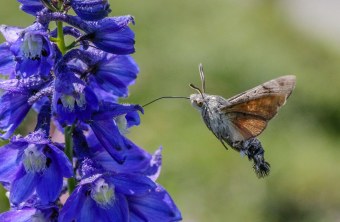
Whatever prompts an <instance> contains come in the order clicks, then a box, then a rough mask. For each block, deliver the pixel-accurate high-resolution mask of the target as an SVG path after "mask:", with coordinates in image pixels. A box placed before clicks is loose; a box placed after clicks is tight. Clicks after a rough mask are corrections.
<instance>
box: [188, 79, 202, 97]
mask: <svg viewBox="0 0 340 222" xmlns="http://www.w3.org/2000/svg"><path fill="white" fill-rule="evenodd" d="M189 86H190V87H191V88H193V89H194V90H196V91H197V92H199V94H201V96H202V98H204V96H203V93H202V91H201V89H200V88H198V87H197V86H195V85H194V84H192V83H190V84H189Z"/></svg>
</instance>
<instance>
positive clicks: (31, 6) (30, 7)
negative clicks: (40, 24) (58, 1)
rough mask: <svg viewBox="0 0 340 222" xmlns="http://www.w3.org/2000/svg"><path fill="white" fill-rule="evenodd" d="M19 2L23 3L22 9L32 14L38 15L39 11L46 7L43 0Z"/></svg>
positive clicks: (22, 0)
mask: <svg viewBox="0 0 340 222" xmlns="http://www.w3.org/2000/svg"><path fill="white" fill-rule="evenodd" d="M18 2H20V3H21V5H20V9H21V10H23V11H24V12H26V13H28V14H31V15H36V14H37V12H40V11H41V10H42V9H44V5H43V4H42V3H41V0H18Z"/></svg>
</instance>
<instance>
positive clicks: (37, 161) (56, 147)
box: [0, 0, 181, 222]
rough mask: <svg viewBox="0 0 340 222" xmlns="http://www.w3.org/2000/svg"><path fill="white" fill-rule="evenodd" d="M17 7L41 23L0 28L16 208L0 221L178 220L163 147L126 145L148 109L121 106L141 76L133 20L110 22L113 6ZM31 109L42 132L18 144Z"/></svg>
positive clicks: (85, 1)
mask: <svg viewBox="0 0 340 222" xmlns="http://www.w3.org/2000/svg"><path fill="white" fill-rule="evenodd" d="M18 1H19V2H20V4H21V5H20V8H21V9H22V10H23V11H24V12H26V13H28V14H30V15H32V16H33V17H35V21H33V23H32V25H30V26H28V27H26V28H25V27H16V26H7V25H1V26H0V32H1V34H2V35H3V36H4V38H5V42H4V43H2V44H0V74H2V75H3V78H2V79H1V80H0V90H1V91H2V92H1V94H0V137H1V138H2V139H5V140H9V141H8V143H7V144H6V145H4V146H2V147H1V148H0V183H1V184H2V185H3V187H4V188H5V189H7V191H8V197H9V201H10V206H11V208H10V209H9V211H7V212H4V213H2V214H0V221H4V222H10V221H16V222H17V221H18V222H26V221H59V222H68V221H70V222H73V221H77V222H87V221H112V222H124V221H126V222H139V221H149V222H167V221H179V220H181V213H180V211H179V209H178V208H177V207H176V205H175V203H174V201H173V200H172V198H171V197H170V195H169V193H168V192H167V191H166V190H165V189H164V188H163V187H162V186H161V185H159V184H158V183H157V182H156V180H157V178H158V176H159V174H160V169H161V163H162V155H161V148H159V149H158V150H156V151H155V153H154V154H153V155H152V154H150V153H148V152H147V151H146V150H144V149H142V148H141V147H139V146H137V145H136V144H134V143H133V142H132V141H131V140H130V139H129V138H128V135H127V132H128V131H129V129H130V128H131V127H133V126H137V125H139V124H140V118H139V115H140V114H141V113H143V112H144V111H143V109H142V107H141V106H139V105H135V104H120V103H119V98H121V97H127V96H128V87H129V86H130V85H132V84H134V83H135V80H136V78H137V74H138V72H139V68H138V66H137V64H136V62H135V61H134V59H133V58H132V57H131V54H132V53H134V52H135V46H134V43H135V34H134V32H133V31H132V29H131V28H130V25H131V24H134V18H133V17H132V16H130V15H126V16H118V17H108V14H109V13H110V12H111V9H110V5H109V3H108V1H107V0H18ZM72 10H73V12H74V13H69V12H72ZM70 14H76V16H74V15H70ZM33 17H32V18H33ZM51 22H56V23H57V28H56V29H55V30H50V29H51V25H50V24H51ZM65 35H69V36H70V37H71V38H72V37H73V41H72V40H71V42H70V43H69V44H66V43H65V39H64V36H65ZM30 110H34V111H35V112H36V113H37V118H36V124H35V125H36V126H35V128H34V129H33V130H32V131H31V132H29V133H28V134H27V135H15V130H16V129H17V128H18V127H19V125H20V124H21V123H22V121H23V120H24V118H25V117H26V115H27V114H28V113H29V111H30ZM55 130H59V131H61V132H62V133H64V135H65V143H60V142H57V141H56V140H55V138H54V136H53V132H54V131H55ZM13 134H14V135H13ZM66 178H68V179H67V181H68V183H66ZM67 184H68V185H67ZM62 195H64V196H63V198H61V196H62ZM65 198H66V200H65Z"/></svg>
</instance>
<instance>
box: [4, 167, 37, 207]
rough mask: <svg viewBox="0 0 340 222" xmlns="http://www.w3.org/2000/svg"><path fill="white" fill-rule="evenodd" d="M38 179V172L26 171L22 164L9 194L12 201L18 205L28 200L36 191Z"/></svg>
mask: <svg viewBox="0 0 340 222" xmlns="http://www.w3.org/2000/svg"><path fill="white" fill-rule="evenodd" d="M38 179H39V178H38V175H37V174H36V173H26V171H25V168H24V167H23V166H22V167H21V169H20V171H19V172H18V173H17V174H16V179H15V180H14V181H13V184H12V187H11V192H10V196H9V200H10V202H11V203H13V204H15V205H16V204H19V203H21V202H23V201H25V200H27V199H28V198H29V197H30V195H31V194H32V193H33V192H34V190H35V188H36V185H37V182H38Z"/></svg>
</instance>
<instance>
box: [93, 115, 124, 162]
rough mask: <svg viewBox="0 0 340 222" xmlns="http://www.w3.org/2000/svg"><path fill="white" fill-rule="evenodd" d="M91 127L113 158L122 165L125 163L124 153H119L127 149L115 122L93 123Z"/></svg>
mask: <svg viewBox="0 0 340 222" xmlns="http://www.w3.org/2000/svg"><path fill="white" fill-rule="evenodd" d="M90 126H91V128H92V131H93V132H94V134H95V135H96V137H97V139H98V141H99V142H100V143H101V145H102V146H103V147H104V148H105V149H106V151H107V152H108V153H109V154H110V155H111V156H112V158H114V159H115V160H116V161H118V162H120V163H122V162H124V157H123V156H122V153H119V151H121V150H124V149H126V147H125V143H124V141H123V138H122V135H121V134H120V132H119V130H118V128H117V126H116V125H115V124H114V123H113V121H112V120H109V121H108V120H105V121H104V120H102V121H92V122H91V123H90Z"/></svg>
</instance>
